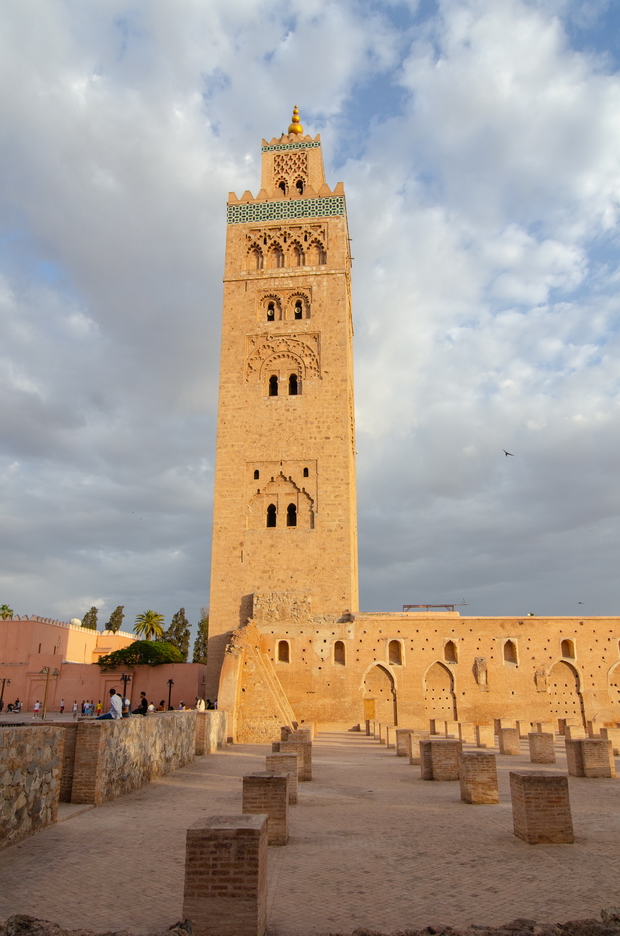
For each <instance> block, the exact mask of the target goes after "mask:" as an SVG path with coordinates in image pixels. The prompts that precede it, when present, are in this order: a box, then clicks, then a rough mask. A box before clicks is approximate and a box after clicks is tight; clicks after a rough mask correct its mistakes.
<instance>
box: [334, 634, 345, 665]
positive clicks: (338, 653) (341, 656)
mask: <svg viewBox="0 0 620 936" xmlns="http://www.w3.org/2000/svg"><path fill="white" fill-rule="evenodd" d="M334 663H339V664H340V666H344V665H345V663H346V659H345V653H344V641H342V640H337V641H336V643H335V644H334Z"/></svg>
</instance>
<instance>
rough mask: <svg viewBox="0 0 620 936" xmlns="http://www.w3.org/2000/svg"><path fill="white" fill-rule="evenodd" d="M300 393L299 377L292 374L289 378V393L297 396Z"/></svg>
mask: <svg viewBox="0 0 620 936" xmlns="http://www.w3.org/2000/svg"><path fill="white" fill-rule="evenodd" d="M298 393H299V378H298V377H297V374H291V375H290V377H289V379H288V395H289V396H297V394H298Z"/></svg>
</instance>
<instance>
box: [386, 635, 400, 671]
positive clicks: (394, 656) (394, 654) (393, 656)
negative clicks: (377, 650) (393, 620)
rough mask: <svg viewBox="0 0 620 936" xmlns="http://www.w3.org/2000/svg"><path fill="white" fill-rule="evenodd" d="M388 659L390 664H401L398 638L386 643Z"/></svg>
mask: <svg viewBox="0 0 620 936" xmlns="http://www.w3.org/2000/svg"><path fill="white" fill-rule="evenodd" d="M388 660H389V661H390V663H391V664H392V666H402V663H403V653H402V647H401V645H400V640H390V642H389V644H388Z"/></svg>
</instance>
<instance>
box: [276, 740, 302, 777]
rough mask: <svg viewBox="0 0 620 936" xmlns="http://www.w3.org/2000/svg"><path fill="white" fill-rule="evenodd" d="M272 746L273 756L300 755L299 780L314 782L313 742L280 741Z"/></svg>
mask: <svg viewBox="0 0 620 936" xmlns="http://www.w3.org/2000/svg"><path fill="white" fill-rule="evenodd" d="M274 747H275V745H273V744H272V745H271V752H272V754H299V773H298V774H297V779H298V780H312V741H280V742H277V750H274Z"/></svg>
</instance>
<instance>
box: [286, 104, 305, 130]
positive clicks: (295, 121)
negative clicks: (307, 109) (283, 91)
mask: <svg viewBox="0 0 620 936" xmlns="http://www.w3.org/2000/svg"><path fill="white" fill-rule="evenodd" d="M288 132H289V133H303V132H304V128H303V127H302V125H301V124H300V122H299V111H298V110H297V104H296V105H295V107H294V108H293V118H292V120H291V125H290V127H289V128H288Z"/></svg>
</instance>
